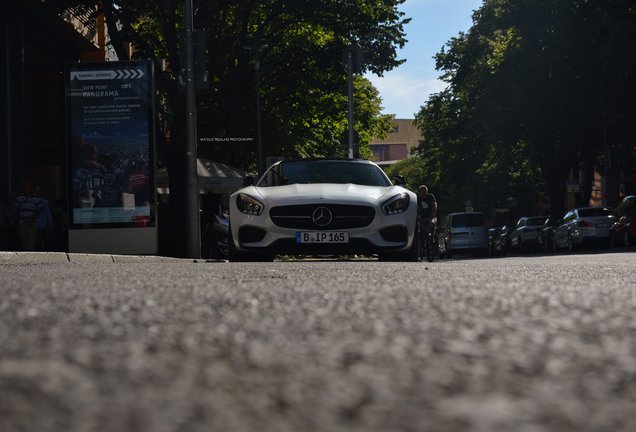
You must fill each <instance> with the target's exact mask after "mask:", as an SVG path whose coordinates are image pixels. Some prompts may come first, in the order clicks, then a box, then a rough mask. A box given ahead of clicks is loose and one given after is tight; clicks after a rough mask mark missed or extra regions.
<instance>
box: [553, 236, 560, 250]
mask: <svg viewBox="0 0 636 432" xmlns="http://www.w3.org/2000/svg"><path fill="white" fill-rule="evenodd" d="M552 253H559V243H557V240H556V237H552Z"/></svg>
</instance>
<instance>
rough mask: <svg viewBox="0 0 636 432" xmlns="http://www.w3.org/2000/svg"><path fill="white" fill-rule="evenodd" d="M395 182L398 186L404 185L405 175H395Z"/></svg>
mask: <svg viewBox="0 0 636 432" xmlns="http://www.w3.org/2000/svg"><path fill="white" fill-rule="evenodd" d="M393 183H394V184H395V185H397V186H404V185H405V184H406V180H405V179H404V176H401V175H396V176H394V177H393Z"/></svg>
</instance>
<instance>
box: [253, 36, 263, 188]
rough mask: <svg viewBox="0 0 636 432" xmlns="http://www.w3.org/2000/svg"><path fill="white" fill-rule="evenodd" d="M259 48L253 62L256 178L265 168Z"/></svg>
mask: <svg viewBox="0 0 636 432" xmlns="http://www.w3.org/2000/svg"><path fill="white" fill-rule="evenodd" d="M260 49H261V47H260V46H257V47H256V61H255V62H254V70H255V72H256V144H257V146H258V152H257V155H256V157H257V159H258V161H257V162H258V177H259V178H260V176H262V175H263V172H265V167H264V165H265V164H264V163H263V139H262V136H261V84H260V73H259V72H260V69H261V61H260V59H259V57H258V56H259V54H260Z"/></svg>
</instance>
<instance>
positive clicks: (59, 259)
mask: <svg viewBox="0 0 636 432" xmlns="http://www.w3.org/2000/svg"><path fill="white" fill-rule="evenodd" d="M184 262H192V263H197V262H202V263H204V262H206V260H205V259H192V258H172V257H163V256H151V255H108V254H83V253H66V252H0V265H2V264H62V263H146V264H148V263H184Z"/></svg>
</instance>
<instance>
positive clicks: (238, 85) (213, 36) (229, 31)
mask: <svg viewBox="0 0 636 432" xmlns="http://www.w3.org/2000/svg"><path fill="white" fill-rule="evenodd" d="M403 1H404V0H299V1H298V0H295V1H278V0H243V1H227V0H206V1H197V0H195V1H194V25H195V27H196V28H199V29H203V30H204V31H205V35H206V41H205V42H206V46H205V54H206V69H207V71H208V73H209V82H210V89H209V90H208V91H204V92H200V93H199V95H198V102H199V111H198V123H199V128H198V130H199V135H200V136H205V137H221V138H223V137H242V138H254V137H255V136H256V131H255V127H256V126H255V124H256V108H255V93H256V73H255V62H256V59H257V57H258V61H259V64H260V71H259V73H260V80H259V84H260V88H261V93H260V94H261V101H262V110H261V112H262V133H263V145H264V149H265V154H266V155H288V156H298V155H318V154H320V153H321V152H323V151H329V152H332V150H328V149H330V148H332V147H334V146H338V145H339V146H341V147H342V148H343V149H344V146H345V144H346V140H345V138H346V115H347V98H346V94H347V86H346V83H347V81H346V71H345V67H344V65H343V63H342V57H343V54H344V52H345V49H346V48H347V47H348V46H349V45H350V44H352V43H354V42H356V43H358V44H359V45H360V46H362V48H363V49H364V50H365V52H366V56H365V62H364V65H363V72H366V71H370V72H373V73H376V74H380V75H381V74H382V73H384V72H386V71H388V70H391V69H392V68H394V67H396V66H398V65H399V64H401V63H402V62H403V61H404V60H402V59H398V58H397V50H398V49H399V48H401V47H402V46H404V44H405V43H406V39H405V35H404V25H405V24H406V23H408V21H409V20H408V19H407V18H405V17H404V14H403V13H402V12H400V11H399V10H398V7H399V6H400V5H401V4H402V3H403ZM75 5H83V6H85V7H87V8H91V7H92V8H93V10H95V11H96V13H97V12H103V13H105V14H106V20H107V22H108V23H109V34H110V35H111V38H112V41H113V43H114V44H116V45H117V46H116V47H115V48H116V50H117V52H118V55H119V57H120V59H125V57H126V56H127V53H126V52H125V50H124V49H123V48H122V47H123V46H124V44H123V41H130V42H132V43H133V45H134V46H135V49H136V51H135V53H134V56H137V57H144V58H152V59H154V60H155V65H156V70H157V71H161V70H162V68H161V66H162V65H163V64H166V62H164V61H163V59H166V60H167V64H168V65H169V66H170V67H169V69H167V70H166V71H165V72H163V73H161V74H160V82H159V83H158V89H159V90H160V91H161V92H162V93H163V98H162V100H163V101H164V103H163V104H162V105H161V106H160V109H162V110H163V115H162V119H163V120H162V122H161V124H162V127H164V128H165V129H166V130H171V131H172V132H173V133H172V137H173V141H176V142H179V125H178V120H179V118H180V117H179V114H178V113H179V112H180V111H179V108H178V105H179V103H180V96H179V93H178V91H179V89H178V86H177V83H178V80H177V77H178V75H179V74H180V70H181V65H180V52H181V50H182V47H181V46H180V42H179V37H178V36H179V32H180V31H181V30H182V28H183V21H184V20H183V5H184V2H183V1H181V0H157V1H152V2H148V1H142V0H126V1H123V0H106V1H102V2H100V3H99V5H98V6H95V2H94V1H92V2H91V1H85V0H49V1H48V2H46V6H43V8H45V9H46V10H47V11H63V10H66V9H68V8H69V7H72V6H75ZM369 86H370V83H368V82H365V80H363V79H361V78H356V88H357V89H359V90H360V92H361V93H360V94H359V95H356V97H357V98H358V99H359V102H360V104H359V105H358V107H357V108H356V114H355V116H356V119H358V121H357V122H356V129H357V131H358V133H359V135H360V136H361V137H362V139H363V142H364V140H367V141H368V137H369V136H370V135H373V134H375V133H376V132H378V131H379V132H382V130H384V129H383V128H385V127H388V126H387V122H386V119H382V118H381V117H380V105H379V97H378V96H377V92H376V93H375V94H374V93H373V91H372V90H371V88H370V87H369ZM241 142H242V143H243V144H240V145H238V144H237V145H234V146H228V145H227V144H218V145H214V144H211V145H206V146H202V147H201V148H200V152H201V153H202V155H203V156H206V157H210V158H213V159H216V160H222V161H225V162H228V163H232V164H235V165H237V166H242V167H249V165H250V164H253V162H254V159H253V157H254V156H253V155H254V153H255V141H249V140H244V141H241ZM336 142H337V143H338V144H337V145H336ZM245 143H246V144H245ZM305 147H306V148H305ZM369 155H370V153H369Z"/></svg>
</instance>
